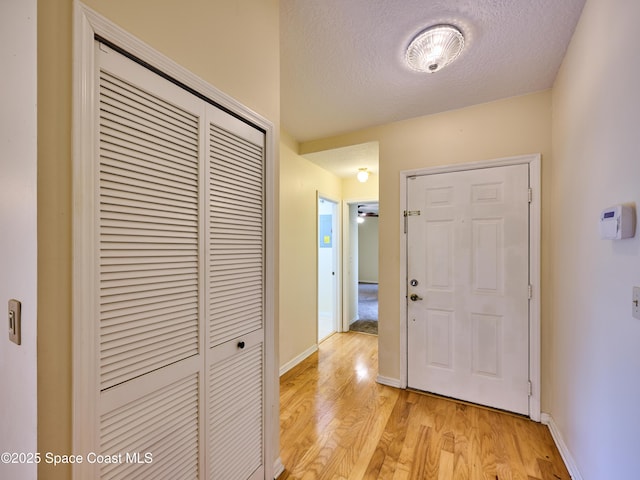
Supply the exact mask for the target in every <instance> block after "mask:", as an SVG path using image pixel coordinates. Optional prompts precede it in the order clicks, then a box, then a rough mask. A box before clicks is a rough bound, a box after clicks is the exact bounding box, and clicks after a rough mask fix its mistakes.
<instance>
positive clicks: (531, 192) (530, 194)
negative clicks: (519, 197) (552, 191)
mask: <svg viewBox="0 0 640 480" xmlns="http://www.w3.org/2000/svg"><path fill="white" fill-rule="evenodd" d="M531 202H533V188H529V203H531Z"/></svg>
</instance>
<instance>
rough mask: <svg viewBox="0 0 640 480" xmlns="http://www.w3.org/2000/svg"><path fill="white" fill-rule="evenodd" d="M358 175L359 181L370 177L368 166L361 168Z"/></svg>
mask: <svg viewBox="0 0 640 480" xmlns="http://www.w3.org/2000/svg"><path fill="white" fill-rule="evenodd" d="M356 177H358V181H359V182H362V183H364V182H366V181H367V180H368V179H369V172H368V170H367V169H366V168H359V169H358V173H357V174H356Z"/></svg>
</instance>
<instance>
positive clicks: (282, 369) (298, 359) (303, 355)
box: [280, 344, 318, 376]
mask: <svg viewBox="0 0 640 480" xmlns="http://www.w3.org/2000/svg"><path fill="white" fill-rule="evenodd" d="M317 351H318V344H315V345H312V346H311V347H309V348H308V349H306V350H305V351H304V352H302V353H301V354H300V355H298V356H297V357H295V358H294V359H292V360H290V361H288V362H287V363H285V364H284V365H282V366H281V367H280V376H282V375H284V374H285V373H287V372H288V371H289V370H291V369H292V368H293V367H295V366H296V365H298V364H299V363H300V362H302V361H303V360H304V359H305V358H307V357H308V356H310V355H312V354H314V353H315V352H317Z"/></svg>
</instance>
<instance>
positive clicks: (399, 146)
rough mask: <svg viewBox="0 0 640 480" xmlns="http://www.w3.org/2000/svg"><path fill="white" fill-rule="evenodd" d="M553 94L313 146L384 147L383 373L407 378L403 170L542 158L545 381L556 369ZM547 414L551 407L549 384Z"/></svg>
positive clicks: (311, 146)
mask: <svg viewBox="0 0 640 480" xmlns="http://www.w3.org/2000/svg"><path fill="white" fill-rule="evenodd" d="M550 122H551V92H549V91H544V92H539V93H535V94H531V95H526V96H522V97H516V98H510V99H506V100H501V101H497V102H493V103H487V104H483V105H477V106H473V107H469V108H465V109H461V110H455V111H450V112H445V113H441V114H438V115H431V116H426V117H420V118H415V119H411V120H406V121H403V122H397V123H393V124H389V125H384V126H380V127H374V128H370V129H365V130H361V131H357V132H354V133H351V134H347V135H343V136H338V137H333V138H329V139H323V140H319V141H312V142H306V143H303V144H301V145H300V153H301V154H306V153H311V152H316V151H321V150H327V149H331V148H337V147H343V146H347V145H355V144H359V143H364V142H368V141H376V140H377V141H379V144H380V171H379V175H380V180H379V182H380V221H379V226H380V252H384V254H382V253H380V254H379V277H380V283H379V285H380V292H379V354H378V355H379V373H380V375H381V376H383V377H386V378H388V379H394V380H399V378H400V362H401V361H402V359H401V358H400V318H399V315H400V299H401V292H402V291H403V289H404V286H403V285H402V284H401V282H400V234H399V226H400V218H401V217H400V198H399V197H400V180H399V178H400V176H399V175H400V172H401V171H402V170H408V169H415V168H422V167H430V166H436V165H446V164H453V163H463V162H473V161H478V160H489V159H495V158H502V157H508V156H514V155H521V154H528V153H541V154H542V184H543V187H542V188H543V192H542V236H543V238H542V283H543V292H542V302H543V307H542V330H543V331H542V335H543V339H542V342H543V365H542V368H543V378H546V377H547V375H546V372H548V370H549V369H550V364H549V362H548V361H547V356H546V355H544V348H545V346H546V345H547V344H548V338H547V337H548V331H549V325H548V318H547V317H548V308H547V307H546V299H547V298H548V295H549V292H548V288H547V287H546V285H547V283H548V282H547V281H546V279H547V277H548V274H549V260H548V250H549V241H548V229H549V215H548V213H547V212H548V209H549V199H548V195H547V189H548V184H549V180H550V177H549V167H550V163H551V157H550V152H551V128H550ZM542 404H543V409H544V408H545V407H546V406H547V405H548V400H547V389H546V387H545V385H544V384H543V391H542Z"/></svg>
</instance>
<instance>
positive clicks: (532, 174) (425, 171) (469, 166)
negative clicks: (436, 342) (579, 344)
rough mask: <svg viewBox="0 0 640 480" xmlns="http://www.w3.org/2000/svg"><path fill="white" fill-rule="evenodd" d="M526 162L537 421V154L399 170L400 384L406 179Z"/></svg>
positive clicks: (535, 414)
mask: <svg viewBox="0 0 640 480" xmlns="http://www.w3.org/2000/svg"><path fill="white" fill-rule="evenodd" d="M520 164H528V165H529V188H531V189H532V192H533V193H532V198H531V204H530V207H529V284H530V285H531V287H532V296H531V299H530V300H529V380H530V382H531V395H530V397H529V417H530V418H531V419H532V420H535V421H537V422H539V421H540V154H532V155H522V156H517V157H508V158H500V159H496V160H488V161H481V162H471V163H462V164H458V165H446V166H440V167H429V168H421V169H416V170H404V171H402V172H400V225H399V232H400V281H401V282H403V284H402V285H400V289H399V291H400V358H401V359H402V360H401V361H400V386H401V388H407V371H408V363H407V362H408V356H407V340H408V339H407V244H406V233H405V217H404V212H405V211H406V209H407V181H408V179H409V177H412V176H416V175H435V174H438V173H450V172H459V171H465V170H477V169H481V168H492V167H504V166H508V165H520Z"/></svg>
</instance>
